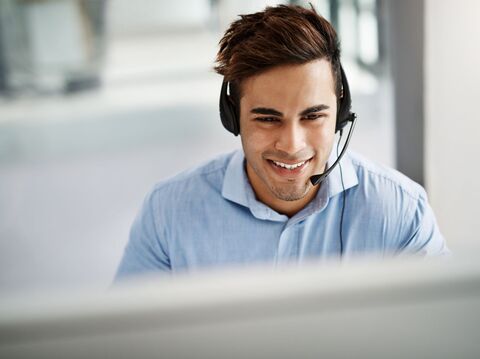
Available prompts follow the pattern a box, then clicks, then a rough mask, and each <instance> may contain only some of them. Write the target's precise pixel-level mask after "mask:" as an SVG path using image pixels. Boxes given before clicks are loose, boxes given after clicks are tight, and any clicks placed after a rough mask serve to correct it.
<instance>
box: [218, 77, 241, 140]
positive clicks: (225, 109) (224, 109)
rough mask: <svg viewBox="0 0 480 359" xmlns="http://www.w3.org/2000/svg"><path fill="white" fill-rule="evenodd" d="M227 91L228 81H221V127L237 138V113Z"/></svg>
mask: <svg viewBox="0 0 480 359" xmlns="http://www.w3.org/2000/svg"><path fill="white" fill-rule="evenodd" d="M227 90H228V81H225V80H223V83H222V90H221V91H220V104H219V105H220V119H221V120H222V124H223V127H225V128H226V129H227V131H229V132H231V133H233V134H234V135H235V136H238V134H239V133H240V125H239V121H238V118H237V111H236V109H235V106H234V104H233V103H232V100H231V99H230V96H229V95H228V92H227Z"/></svg>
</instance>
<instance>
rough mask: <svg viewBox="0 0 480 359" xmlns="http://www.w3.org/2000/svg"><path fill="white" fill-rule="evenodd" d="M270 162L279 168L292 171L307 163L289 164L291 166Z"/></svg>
mask: <svg viewBox="0 0 480 359" xmlns="http://www.w3.org/2000/svg"><path fill="white" fill-rule="evenodd" d="M272 162H273V163H274V164H275V165H277V166H279V167H283V168H286V169H287V170H294V169H295V168H297V167H300V166H303V165H304V164H305V162H307V161H302V162H298V163H295V164H291V165H289V164H287V163H283V162H277V161H273V160H272Z"/></svg>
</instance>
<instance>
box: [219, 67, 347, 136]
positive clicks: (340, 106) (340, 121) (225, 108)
mask: <svg viewBox="0 0 480 359" xmlns="http://www.w3.org/2000/svg"><path fill="white" fill-rule="evenodd" d="M340 72H341V79H342V93H343V96H342V97H341V98H339V100H338V103H337V123H336V126H335V132H338V131H340V130H342V129H343V128H344V127H345V126H346V125H347V124H348V122H353V121H354V118H355V116H356V115H355V114H354V113H353V112H351V108H352V97H351V95H350V87H349V86H348V81H347V77H346V76H345V71H344V70H343V67H342V66H341V65H340ZM228 90H229V82H228V81H225V80H224V81H223V83H222V90H221V92H220V119H221V120H222V124H223V127H225V128H226V129H227V131H229V132H231V133H233V134H234V135H235V136H238V134H239V133H240V118H239V111H238V109H237V108H236V105H235V103H234V101H233V99H232V98H231V96H230V95H229V94H228Z"/></svg>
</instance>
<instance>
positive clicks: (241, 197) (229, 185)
mask: <svg viewBox="0 0 480 359" xmlns="http://www.w3.org/2000/svg"><path fill="white" fill-rule="evenodd" d="M335 148H336V147H335V145H334V150H332V153H331V154H330V157H329V159H328V164H331V163H334V162H335V160H336V159H337V152H336V151H335ZM244 163H245V155H244V153H243V151H242V150H238V151H236V152H234V154H233V156H232V158H231V159H230V161H229V163H228V165H227V168H226V171H225V177H224V179H223V187H222V196H223V197H224V198H225V199H227V200H229V201H232V202H235V203H238V204H240V205H242V206H244V207H247V208H249V209H250V211H251V212H252V214H253V215H254V216H255V217H257V218H259V219H265V220H272V221H281V222H286V221H288V217H287V216H285V215H282V214H279V213H277V212H275V211H274V210H272V209H271V208H270V207H268V206H266V205H265V204H263V203H262V202H259V201H258V200H257V199H256V198H255V193H254V192H253V189H252V186H251V185H250V181H249V180H248V177H247V174H246V171H245V165H244ZM340 164H341V166H342V174H343V183H344V186H342V181H341V173H340V166H337V167H335V169H334V170H333V171H332V172H331V173H330V175H329V176H328V177H327V178H326V179H325V180H324V182H323V183H322V184H321V187H320V189H319V190H318V192H317V195H316V196H315V198H314V199H313V200H312V201H311V202H310V203H309V204H308V205H307V206H306V207H305V208H304V209H302V210H301V211H300V212H299V213H297V215H295V216H294V217H292V219H294V218H298V217H302V218H305V217H307V216H309V215H310V214H312V213H314V212H317V211H321V210H322V209H323V208H324V207H325V206H326V204H327V203H328V200H329V198H331V197H333V196H335V195H337V194H339V193H341V192H342V191H343V188H345V190H347V189H349V188H351V187H354V186H356V185H357V184H358V177H357V174H356V172H355V168H354V167H353V164H352V162H351V160H350V158H349V156H348V152H347V153H346V154H345V156H344V157H343V158H342V160H341V161H340ZM302 218H298V220H301V219H302Z"/></svg>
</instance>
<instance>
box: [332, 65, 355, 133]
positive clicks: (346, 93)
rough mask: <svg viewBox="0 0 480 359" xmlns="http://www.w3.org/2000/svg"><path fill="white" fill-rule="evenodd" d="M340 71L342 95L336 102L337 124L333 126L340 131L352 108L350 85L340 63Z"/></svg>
mask: <svg viewBox="0 0 480 359" xmlns="http://www.w3.org/2000/svg"><path fill="white" fill-rule="evenodd" d="M340 72H341V77H342V92H343V96H342V98H341V99H340V101H339V103H338V111H337V125H336V128H335V132H337V131H340V130H341V129H343V128H344V127H345V126H346V125H347V123H348V121H349V120H350V115H351V111H350V110H351V109H352V97H351V94H350V87H349V85H348V80H347V76H346V75H345V71H344V70H343V66H342V65H340Z"/></svg>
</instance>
